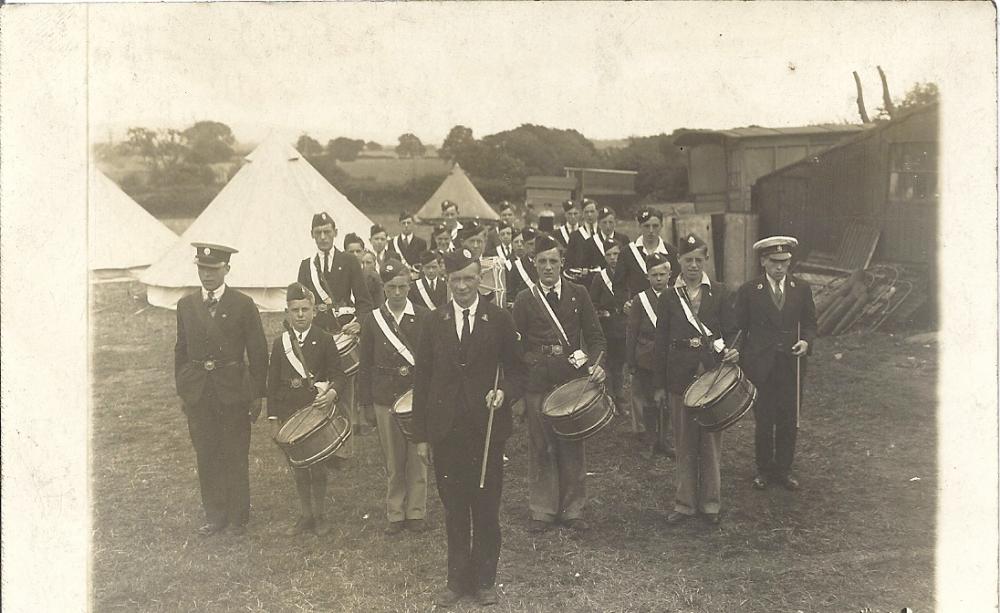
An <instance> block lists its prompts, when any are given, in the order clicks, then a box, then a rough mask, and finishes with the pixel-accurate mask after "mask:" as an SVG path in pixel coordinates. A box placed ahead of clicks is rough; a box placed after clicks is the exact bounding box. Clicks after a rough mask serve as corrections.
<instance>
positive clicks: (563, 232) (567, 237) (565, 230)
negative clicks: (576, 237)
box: [559, 226, 570, 245]
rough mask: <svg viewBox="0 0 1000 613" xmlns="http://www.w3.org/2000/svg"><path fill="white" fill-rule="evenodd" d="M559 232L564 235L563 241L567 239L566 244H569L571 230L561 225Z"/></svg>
mask: <svg viewBox="0 0 1000 613" xmlns="http://www.w3.org/2000/svg"><path fill="white" fill-rule="evenodd" d="M559 234H561V235H562V237H563V241H565V242H566V244H567V245H568V244H569V237H570V234H569V230H567V229H566V226H560V227H559Z"/></svg>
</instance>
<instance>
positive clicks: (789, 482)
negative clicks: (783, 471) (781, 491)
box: [778, 474, 801, 492]
mask: <svg viewBox="0 0 1000 613" xmlns="http://www.w3.org/2000/svg"><path fill="white" fill-rule="evenodd" d="M778 482H779V483H781V486H782V487H783V488H785V489H786V490H789V491H791V492H794V491H795V490H797V489H799V487H801V485H800V484H799V480H798V479H796V478H795V476H794V475H791V474H788V475H784V476H783V477H781V478H780V479H778Z"/></svg>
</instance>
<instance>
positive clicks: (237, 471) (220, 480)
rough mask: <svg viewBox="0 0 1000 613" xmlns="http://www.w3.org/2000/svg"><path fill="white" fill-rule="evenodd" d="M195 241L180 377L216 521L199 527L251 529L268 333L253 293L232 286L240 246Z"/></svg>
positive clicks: (184, 303) (177, 357) (180, 334)
mask: <svg viewBox="0 0 1000 613" xmlns="http://www.w3.org/2000/svg"><path fill="white" fill-rule="evenodd" d="M192 246H194V247H195V249H197V254H196V256H195V257H196V262H197V264H198V277H199V278H200V279H201V291H199V292H195V293H193V294H188V295H187V296H184V297H183V298H181V299H180V301H179V302H178V303H177V343H176V345H175V346H174V377H175V380H176V384H177V395H178V396H180V398H181V402H182V403H183V404H182V408H183V410H184V414H185V415H186V416H187V421H188V431H189V432H190V434H191V443H192V444H193V445H194V450H195V454H196V456H197V461H198V481H199V483H200V485H201V502H202V506H203V507H204V509H205V515H206V518H207V520H208V523H206V524H205V525H204V526H202V527H201V528H199V529H198V532H199V533H200V534H202V535H206V536H207V535H211V534H215V533H216V532H219V531H221V530H222V529H224V528H225V527H226V526H227V525H228V526H230V529H231V531H232V532H234V533H236V534H243V533H244V532H245V531H246V523H247V521H248V520H249V519H250V471H249V460H248V454H249V452H250V423H251V422H254V421H256V420H257V417H258V416H259V415H260V412H261V410H262V409H263V407H264V404H265V400H264V397H265V395H266V390H267V340H266V339H265V338H264V329H263V328H262V327H261V323H260V313H258V311H257V306H256V305H254V303H253V300H251V299H250V298H249V297H248V296H247V295H246V294H242V293H240V292H238V291H236V290H234V289H232V288H229V287H226V284H225V280H226V275H227V274H228V273H229V259H230V257H231V256H232V254H234V253H236V250H235V249H233V248H231V247H225V246H222V245H211V244H206V243H192ZM244 356H245V358H246V361H244Z"/></svg>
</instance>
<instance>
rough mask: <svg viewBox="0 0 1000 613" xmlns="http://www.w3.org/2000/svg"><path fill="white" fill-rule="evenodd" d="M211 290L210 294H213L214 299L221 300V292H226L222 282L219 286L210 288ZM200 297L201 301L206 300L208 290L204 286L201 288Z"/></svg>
mask: <svg viewBox="0 0 1000 613" xmlns="http://www.w3.org/2000/svg"><path fill="white" fill-rule="evenodd" d="M212 292H213V294H212V295H213V296H215V299H216V300H222V294H224V293H226V284H225V283H223V284H222V285H220V286H219V287H217V288H215V289H214V290H212ZM201 299H202V300H203V301H204V300H208V290H207V289H205V288H204V287H202V288H201Z"/></svg>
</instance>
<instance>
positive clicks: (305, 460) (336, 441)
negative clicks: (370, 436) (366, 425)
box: [274, 405, 351, 468]
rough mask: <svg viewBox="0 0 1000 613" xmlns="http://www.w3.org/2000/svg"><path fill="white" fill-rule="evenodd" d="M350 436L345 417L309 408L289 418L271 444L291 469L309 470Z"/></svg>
mask: <svg viewBox="0 0 1000 613" xmlns="http://www.w3.org/2000/svg"><path fill="white" fill-rule="evenodd" d="M350 436H351V422H350V421H349V420H348V419H347V418H346V417H344V416H343V415H341V414H339V413H336V414H331V413H330V412H329V411H324V410H322V409H317V408H314V407H313V406H312V405H309V406H307V407H306V408H304V409H299V410H298V411H297V412H296V413H295V414H294V415H292V416H291V417H289V418H288V421H286V422H285V424H284V425H283V426H281V429H280V430H278V434H277V435H275V437H274V442H275V443H277V444H278V447H281V450H282V451H284V452H285V455H286V456H288V462H289V463H290V464H291V465H292V466H294V467H295V468H308V467H310V466H313V465H314V464H318V463H320V462H322V461H324V460H326V459H329V458H330V456H332V455H333V454H334V453H336V452H337V450H338V449H340V448H341V447H342V446H343V445H344V443H345V442H346V441H347V439H348V438H350Z"/></svg>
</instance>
